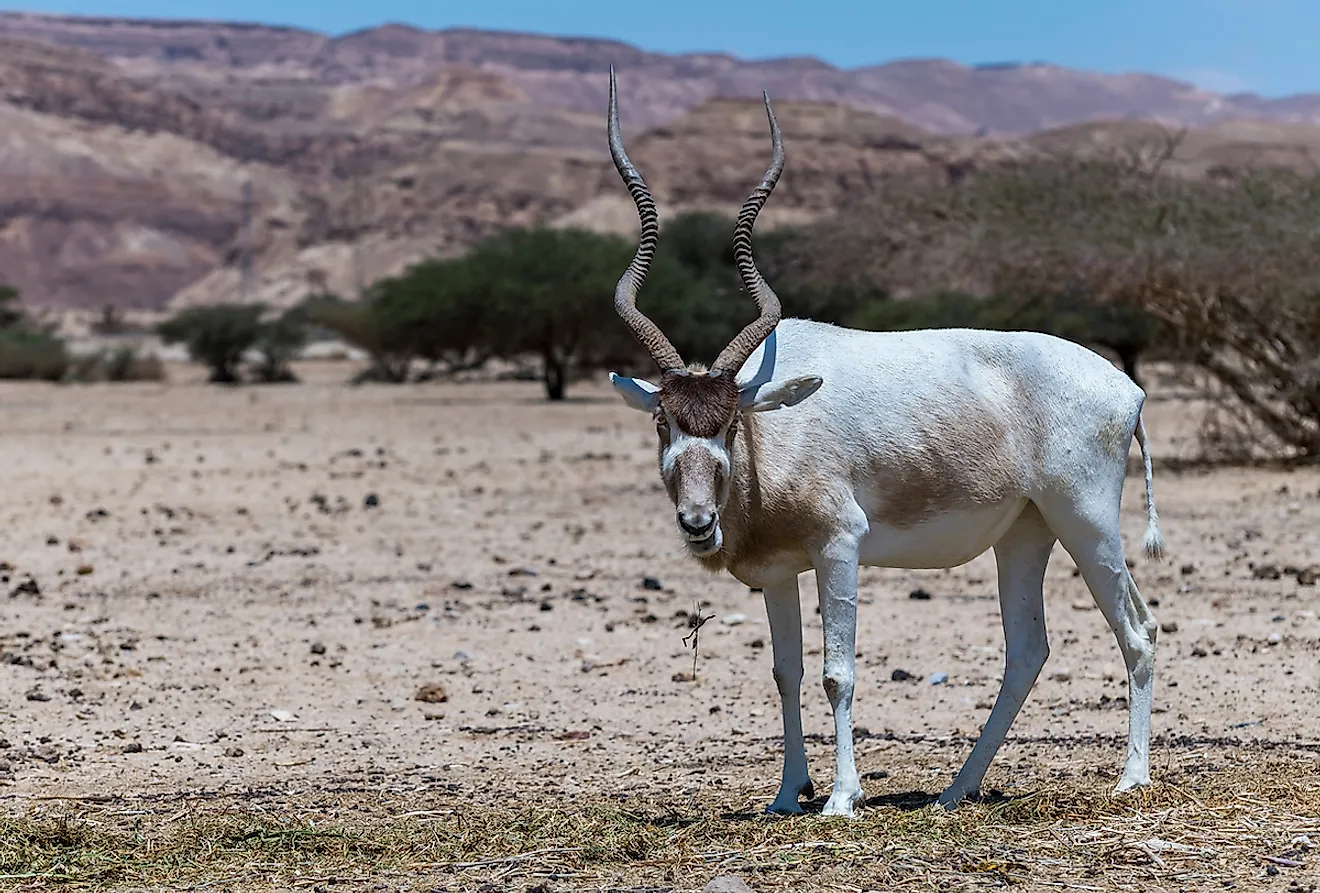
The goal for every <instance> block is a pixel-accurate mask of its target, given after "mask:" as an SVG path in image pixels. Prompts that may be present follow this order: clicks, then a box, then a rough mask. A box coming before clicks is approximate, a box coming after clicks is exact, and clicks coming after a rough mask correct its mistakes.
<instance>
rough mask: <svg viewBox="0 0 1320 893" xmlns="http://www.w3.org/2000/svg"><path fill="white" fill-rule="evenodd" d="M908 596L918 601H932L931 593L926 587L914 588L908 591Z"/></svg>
mask: <svg viewBox="0 0 1320 893" xmlns="http://www.w3.org/2000/svg"><path fill="white" fill-rule="evenodd" d="M908 598H910V599H912V600H913V601H916V602H928V601H930V593H929V592H927V591H926V590H924V589H913V590H912V591H911V592H909V593H908Z"/></svg>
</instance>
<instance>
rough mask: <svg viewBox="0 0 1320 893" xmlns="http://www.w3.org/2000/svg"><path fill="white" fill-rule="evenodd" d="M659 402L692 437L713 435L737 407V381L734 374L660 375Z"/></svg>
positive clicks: (722, 426) (671, 373)
mask: <svg viewBox="0 0 1320 893" xmlns="http://www.w3.org/2000/svg"><path fill="white" fill-rule="evenodd" d="M660 405H661V406H662V407H664V410H665V412H667V413H669V415H670V416H671V417H672V418H673V420H674V423H675V424H677V425H678V427H679V430H681V431H683V432H684V433H686V434H689V435H691V436H693V437H714V436H715V435H716V434H719V433H720V431H721V430H722V429H723V428H724V426H725V425H727V424H728V423H729V420H730V419H732V418H733V414H734V413H735V412H737V411H738V383H737V382H736V381H735V380H734V378H733V376H732V375H688V374H686V373H683V372H666V373H665V374H664V375H662V376H660Z"/></svg>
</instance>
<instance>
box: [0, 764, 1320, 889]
mask: <svg viewBox="0 0 1320 893" xmlns="http://www.w3.org/2000/svg"><path fill="white" fill-rule="evenodd" d="M1310 769H1311V767H1310V765H1307V766H1305V767H1303V766H1301V765H1298V764H1295V763H1278V762H1274V763H1262V764H1260V765H1256V766H1252V767H1250V768H1237V769H1226V770H1223V771H1219V772H1216V773H1214V774H1211V775H1206V776H1204V777H1202V778H1201V779H1199V780H1197V781H1195V782H1191V783H1188V784H1185V785H1175V784H1163V785H1160V786H1158V787H1156V788H1154V789H1152V790H1150V791H1146V792H1142V793H1140V794H1137V795H1135V796H1130V797H1122V798H1111V797H1110V796H1109V795H1108V794H1107V792H1106V791H1105V789H1104V788H1103V787H1102V786H1101V783H1100V782H1098V781H1097V782H1087V783H1084V784H1080V785H1079V784H1072V785H1061V784H1059V783H1048V784H1047V783H1042V784H1040V785H1038V786H1037V788H1038V790H1037V792H1036V793H1033V794H1030V795H1027V796H1023V797H1015V798H993V799H988V800H986V801H983V802H979V803H973V804H970V805H968V806H966V807H964V808H963V809H961V810H959V811H957V812H955V813H952V814H948V813H945V812H943V811H942V810H940V809H939V808H938V807H935V806H932V805H930V798H929V797H928V796H926V795H922V794H904V793H892V794H888V795H883V796H880V797H877V798H874V799H873V800H872V801H870V803H869V804H868V809H867V810H866V811H865V813H864V815H863V816H862V817H861V818H860V819H857V820H854V821H846V820H838V819H826V818H822V817H820V816H814V815H809V816H805V817H801V818H797V819H791V820H783V819H774V818H770V817H766V816H762V815H760V814H759V813H758V812H757V811H756V808H757V806H758V805H759V804H760V794H759V792H758V793H751V792H746V791H742V792H730V793H727V794H720V795H714V794H712V795H711V796H707V795H706V794H704V793H703V794H702V795H699V796H698V797H696V798H694V799H693V800H691V801H689V802H686V803H682V804H679V803H674V802H660V801H650V802H630V803H626V804H620V803H618V802H608V801H603V800H602V801H598V802H594V803H581V802H575V803H572V804H565V803H562V802H543V803H514V804H501V805H491V804H481V803H473V802H467V801H463V802H455V801H454V800H453V799H452V798H448V797H446V796H445V795H444V794H441V793H434V792H433V793H420V794H419V793H417V792H412V793H410V794H407V795H403V794H391V795H379V794H367V793H363V792H361V791H357V792H354V791H347V792H344V793H338V794H336V793H325V794H322V795H320V796H319V797H316V798H312V799H311V800H308V799H307V798H298V799H297V800H289V799H287V798H284V797H283V796H282V795H275V794H268V795H260V794H256V795H253V796H250V797H246V798H229V799H224V800H215V799H207V798H199V799H191V800H179V799H176V798H168V799H165V798H162V799H161V800H158V801H153V800H151V799H133V800H122V801H119V800H116V801H98V802H89V801H47V802H46V803H41V804H37V805H38V806H43V807H48V808H47V809H45V810H42V811H40V812H38V813H35V814H33V815H31V816H29V817H24V818H17V819H8V820H4V821H3V822H0V877H3V880H2V881H0V883H2V884H3V885H5V886H6V887H7V888H12V889H43V888H46V887H48V886H55V885H58V886H61V887H63V888H65V889H76V890H86V889H95V890H104V889H125V888H133V889H141V888H148V889H151V888H163V887H168V888H170V889H197V888H200V887H203V886H206V887H211V888H215V887H219V888H221V889H227V890H258V889H290V888H308V889H312V888H314V889H322V890H346V889H360V888H366V887H368V886H369V885H373V884H374V885H376V886H374V887H373V889H400V890H401V889H411V890H417V889H439V890H492V891H493V890H533V889H536V890H545V891H554V890H587V889H590V890H602V889H605V890H656V891H658V890H695V889H699V888H700V887H701V885H702V884H704V883H705V881H706V880H708V879H709V878H710V877H712V876H714V875H718V874H722V873H734V874H738V875H740V876H742V877H743V878H745V879H746V880H747V881H748V883H749V884H750V885H751V886H752V888H753V889H754V890H758V891H765V890H891V889H895V888H899V887H901V888H902V889H917V890H923V889H938V890H951V889H983V888H990V887H997V886H1002V885H1006V884H1011V885H1019V889H1024V890H1027V889H1074V890H1122V889H1142V890H1154V889H1159V890H1164V889H1168V890H1175V889H1177V890H1187V889H1224V888H1226V887H1228V886H1233V885H1236V886H1239V887H1247V886H1251V885H1254V884H1256V883H1259V882H1265V881H1269V882H1270V884H1271V886H1278V887H1280V888H1282V887H1283V886H1284V885H1288V884H1289V881H1290V880H1291V881H1293V883H1292V885H1291V889H1293V890H1306V889H1308V888H1313V887H1314V885H1315V884H1316V881H1317V880H1318V879H1320V878H1318V877H1317V873H1316V859H1315V857H1314V855H1313V854H1312V853H1311V852H1310V851H1309V847H1308V846H1307V845H1306V844H1305V842H1304V841H1302V840H1300V838H1301V837H1302V836H1304V835H1309V836H1310V839H1312V840H1315V841H1317V842H1320V779H1317V778H1316V777H1315V776H1314V774H1313V772H1311V771H1309V770H1310ZM419 805H430V806H431V807H432V808H429V809H418V808H417V807H418V806H419ZM380 884H384V886H380Z"/></svg>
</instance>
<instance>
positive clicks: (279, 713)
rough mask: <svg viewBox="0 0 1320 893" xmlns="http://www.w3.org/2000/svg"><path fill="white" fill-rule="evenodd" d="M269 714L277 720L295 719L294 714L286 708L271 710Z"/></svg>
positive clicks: (288, 720)
mask: <svg viewBox="0 0 1320 893" xmlns="http://www.w3.org/2000/svg"><path fill="white" fill-rule="evenodd" d="M270 715H271V716H273V717H274V718H275V719H276V720H277V721H279V722H293V721H294V720H295V719H297V717H296V716H294V715H293V714H292V713H290V712H289V711H287V710H272V711H270Z"/></svg>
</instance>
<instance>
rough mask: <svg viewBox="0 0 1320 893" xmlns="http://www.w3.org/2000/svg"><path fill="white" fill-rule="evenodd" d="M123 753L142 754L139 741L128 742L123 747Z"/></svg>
mask: <svg viewBox="0 0 1320 893" xmlns="http://www.w3.org/2000/svg"><path fill="white" fill-rule="evenodd" d="M124 753H142V742H141V741H130V742H128V743H127V744H125V745H124Z"/></svg>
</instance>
